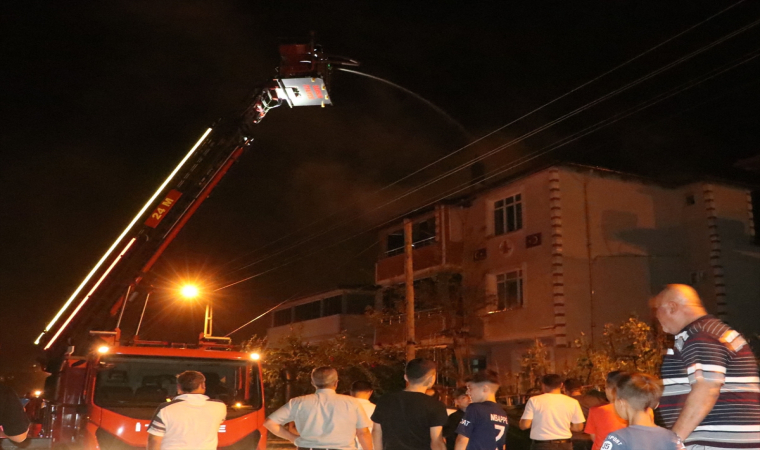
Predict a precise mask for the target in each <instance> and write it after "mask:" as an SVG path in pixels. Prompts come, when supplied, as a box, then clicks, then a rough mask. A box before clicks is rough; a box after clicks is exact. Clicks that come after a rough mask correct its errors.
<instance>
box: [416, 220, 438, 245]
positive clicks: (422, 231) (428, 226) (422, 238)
mask: <svg viewBox="0 0 760 450" xmlns="http://www.w3.org/2000/svg"><path fill="white" fill-rule="evenodd" d="M433 242H435V217H431V218H429V219H428V220H425V221H424V222H418V223H415V224H414V225H412V246H413V247H414V248H419V247H424V246H426V245H430V244H432V243H433Z"/></svg>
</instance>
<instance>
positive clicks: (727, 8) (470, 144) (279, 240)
mask: <svg viewBox="0 0 760 450" xmlns="http://www.w3.org/2000/svg"><path fill="white" fill-rule="evenodd" d="M744 1H745V0H739V1H738V2H736V3H734V4H732V5H730V6H728V7H726V8H724V9H722V10H720V11H718V12H717V13H715V14H713V15H711V16H709V17H707V18H706V19H704V20H702V21H700V22H697V23H696V24H694V25H692V26H690V27H688V28H686V29H685V30H683V31H681V32H679V33H677V34H675V35H673V36H671V37H670V38H668V39H666V40H664V41H662V42H660V43H659V44H657V45H655V46H654V47H651V48H649V49H648V50H646V51H644V52H642V53H639V54H638V55H636V56H634V57H632V58H630V59H628V60H626V61H624V62H622V63H620V64H618V65H617V66H615V67H613V68H612V69H609V70H607V71H606V72H604V73H602V74H601V75H598V76H596V77H595V78H592V79H591V80H589V81H587V82H585V83H583V84H581V85H579V86H577V87H575V88H573V89H571V90H569V91H567V92H566V93H564V94H562V95H560V96H559V97H556V98H555V99H553V100H551V101H549V102H547V103H544V104H543V105H541V106H539V107H537V108H535V109H533V110H531V111H529V112H527V113H525V114H523V115H522V116H520V117H518V118H516V119H514V120H512V121H511V122H509V123H507V124H505V125H503V126H501V127H499V128H496V129H495V130H493V131H491V132H489V133H487V134H485V135H483V136H481V137H479V138H478V139H476V140H474V141H472V142H470V143H468V144H466V145H464V146H463V147H460V148H458V149H456V150H454V151H453V152H450V153H448V154H446V155H444V156H442V157H440V158H438V159H436V160H434V161H432V162H430V163H428V164H426V165H424V166H423V167H421V168H419V169H417V170H415V171H413V172H411V173H409V174H407V175H405V176H403V177H401V178H399V179H397V180H396V181H394V182H392V183H390V184H388V185H386V186H384V187H382V188H380V189H378V190H377V191H375V192H373V193H372V194H371V195H377V194H379V193H381V192H383V191H386V190H387V189H390V188H391V187H393V186H395V185H397V184H399V183H401V182H403V181H404V180H407V179H409V178H411V177H413V176H415V175H417V174H419V173H421V172H423V171H425V170H427V169H429V168H430V167H432V166H434V165H436V164H438V163H440V162H441V161H444V160H446V159H448V158H450V157H452V156H454V155H456V154H459V153H461V152H462V151H464V150H466V149H467V148H469V147H472V146H473V145H475V144H477V143H478V142H481V141H483V140H484V139H487V138H489V137H491V136H493V135H494V134H496V133H498V132H500V131H502V130H504V129H506V128H508V127H510V126H512V125H514V124H515V123H517V122H519V121H521V120H523V119H525V118H527V117H530V116H532V115H533V114H535V113H537V112H539V111H541V110H543V109H545V108H546V107H548V106H550V105H552V104H554V103H556V102H558V101H560V100H562V99H563V98H565V97H568V96H569V95H571V94H573V93H574V92H576V91H579V90H581V89H583V88H585V87H587V86H589V85H591V84H593V83H595V82H597V81H599V80H600V79H602V78H604V77H606V76H607V75H609V74H611V73H613V72H615V71H617V70H618V69H620V68H622V67H624V66H626V65H628V64H630V63H632V62H634V61H636V60H638V59H640V58H642V57H644V56H645V55H647V54H649V53H651V52H653V51H655V50H657V49H658V48H660V47H662V46H664V45H666V44H668V43H670V42H671V41H673V40H675V39H677V38H679V37H681V36H683V35H684V34H686V33H689V32H690V31H692V30H694V29H695V28H698V27H700V26H702V25H704V24H705V23H707V22H709V21H711V20H712V19H714V18H716V17H718V16H720V15H722V14H723V13H725V12H727V11H729V10H731V9H733V8H734V7H736V6H738V5H740V4H741V3H744ZM362 75H364V76H369V77H372V76H371V75H367V74H362ZM373 78H377V77H373ZM379 80H380V81H383V82H386V83H389V82H388V81H387V80H383V79H379ZM393 85H394V86H396V87H398V88H400V89H402V90H404V91H405V92H409V93H410V94H411V95H415V96H417V95H416V94H414V93H413V92H412V91H409V90H408V89H405V88H403V87H401V86H398V85H396V84H395V83H393ZM417 97H419V96H417ZM423 100H424V101H425V102H427V103H429V102H428V101H427V100H425V99H424V98H423ZM433 106H434V107H435V109H436V110H438V109H440V108H438V107H437V106H435V105H433ZM441 111H442V110H441ZM443 114H444V115H446V116H447V117H449V116H448V114H446V113H445V111H444V112H443ZM451 120H453V119H451ZM353 204H355V202H354V203H352V205H353ZM348 209H349V207H345V208H342V209H340V210H338V211H336V212H334V213H331V214H328V215H327V216H323V217H320V218H319V219H317V220H315V221H312V222H311V223H309V224H307V225H304V226H303V227H300V228H298V229H296V230H295V231H292V232H290V233H287V234H285V235H283V236H281V237H279V238H277V239H275V240H273V241H271V242H269V243H267V244H265V245H263V246H260V247H258V248H256V249H254V250H251V251H249V252H247V253H245V254H243V255H241V256H238V257H236V258H233V259H231V260H230V261H228V262H227V264H229V263H232V262H234V261H237V260H240V259H242V258H244V257H246V256H248V255H251V254H253V253H257V252H259V251H261V250H264V249H266V248H269V247H271V246H273V245H275V244H277V243H279V242H282V241H283V240H285V239H287V238H289V237H291V236H293V235H294V234H296V233H299V232H301V231H303V230H305V229H308V228H311V227H313V226H314V225H316V224H317V223H320V222H322V221H325V220H327V219H329V218H331V217H333V216H335V215H337V214H340V213H342V212H344V211H347V210H348ZM280 253H281V252H280ZM277 254H279V253H276V254H274V255H271V256H276V255H277ZM269 257H270V256H266V257H265V259H267V258H269ZM261 261H262V260H259V261H255V262H253V263H251V264H250V265H253V264H257V263H258V262H261ZM250 265H248V266H244V267H243V268H245V267H249V266H250ZM236 270H240V269H236Z"/></svg>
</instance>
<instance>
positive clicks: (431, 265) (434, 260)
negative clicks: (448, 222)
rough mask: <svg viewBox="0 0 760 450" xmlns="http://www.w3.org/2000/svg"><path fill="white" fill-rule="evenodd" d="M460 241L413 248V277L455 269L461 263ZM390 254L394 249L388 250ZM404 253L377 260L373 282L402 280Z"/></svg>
mask: <svg viewBox="0 0 760 450" xmlns="http://www.w3.org/2000/svg"><path fill="white" fill-rule="evenodd" d="M462 249H463V244H462V243H461V242H452V241H445V242H441V241H435V240H432V241H431V243H430V244H428V245H425V246H419V247H418V248H415V249H414V250H413V257H414V273H415V278H417V277H419V276H421V275H425V274H428V273H434V272H439V271H444V270H452V269H454V270H456V269H458V268H460V267H461V265H462ZM389 253H391V254H393V253H395V250H394V251H391V252H389ZM404 259H405V255H404V254H403V250H402V253H400V254H393V256H387V257H385V258H383V259H381V260H379V261H378V262H377V263H376V264H375V282H376V283H377V284H392V283H399V282H401V281H403V277H404Z"/></svg>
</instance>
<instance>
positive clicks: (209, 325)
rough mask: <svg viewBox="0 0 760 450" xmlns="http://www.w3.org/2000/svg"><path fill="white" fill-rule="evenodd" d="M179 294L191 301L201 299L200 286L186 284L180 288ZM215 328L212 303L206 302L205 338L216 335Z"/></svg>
mask: <svg viewBox="0 0 760 450" xmlns="http://www.w3.org/2000/svg"><path fill="white" fill-rule="evenodd" d="M179 293H180V295H181V296H182V297H183V298H185V299H187V300H191V299H194V298H197V297H199V296H200V294H201V291H200V289H199V288H198V286H196V285H194V284H186V285H184V286H182V287H181V288H180V290H179ZM213 326H214V310H213V308H211V302H209V301H206V315H205V318H204V320H203V337H204V338H209V337H211V336H212V335H213V334H214V331H213Z"/></svg>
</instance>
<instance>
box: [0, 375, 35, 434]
mask: <svg viewBox="0 0 760 450" xmlns="http://www.w3.org/2000/svg"><path fill="white" fill-rule="evenodd" d="M0 428H2V429H0V438H8V439H10V440H12V441H13V442H22V441H23V440H24V439H26V433H27V432H28V431H29V419H28V418H27V417H26V413H24V407H23V406H21V401H20V400H19V399H18V396H17V395H16V393H15V392H13V390H11V389H10V388H9V387H6V386H3V385H1V384H0Z"/></svg>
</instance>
